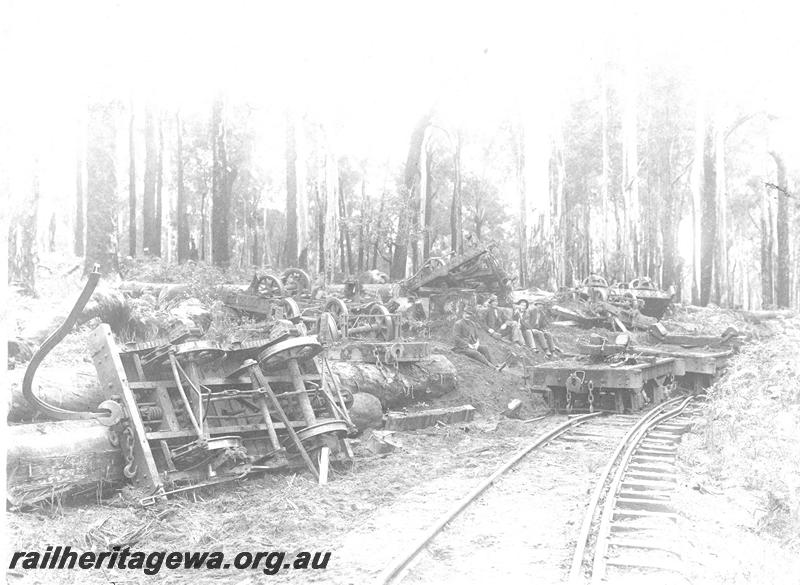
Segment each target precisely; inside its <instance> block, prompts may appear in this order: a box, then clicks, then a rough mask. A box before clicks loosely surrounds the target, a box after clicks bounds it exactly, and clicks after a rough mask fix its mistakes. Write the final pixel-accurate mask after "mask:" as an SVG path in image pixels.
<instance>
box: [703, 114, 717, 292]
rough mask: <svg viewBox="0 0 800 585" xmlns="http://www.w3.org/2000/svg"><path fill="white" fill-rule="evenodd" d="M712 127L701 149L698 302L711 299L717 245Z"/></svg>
mask: <svg viewBox="0 0 800 585" xmlns="http://www.w3.org/2000/svg"><path fill="white" fill-rule="evenodd" d="M714 146H715V140H714V127H713V125H712V126H710V127H709V128H708V130H707V132H706V139H705V147H704V149H703V201H702V217H701V222H702V224H701V225H702V231H701V237H700V304H701V305H702V306H704V307H705V306H706V305H707V304H708V302H709V301H710V300H711V288H712V283H713V276H714V250H715V247H716V245H717V169H716V156H715V153H714Z"/></svg>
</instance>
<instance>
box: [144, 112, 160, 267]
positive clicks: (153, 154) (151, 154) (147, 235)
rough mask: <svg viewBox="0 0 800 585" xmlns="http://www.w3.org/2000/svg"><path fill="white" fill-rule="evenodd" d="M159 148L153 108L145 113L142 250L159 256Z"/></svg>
mask: <svg viewBox="0 0 800 585" xmlns="http://www.w3.org/2000/svg"><path fill="white" fill-rule="evenodd" d="M157 174H158V146H157V142H156V123H155V119H154V116H153V107H152V105H151V104H147V106H146V107H145V111H144V192H143V194H142V248H143V249H144V250H145V253H146V254H151V255H157V251H158V244H157V240H158V239H159V234H158V232H157V231H156V180H157V178H156V177H157Z"/></svg>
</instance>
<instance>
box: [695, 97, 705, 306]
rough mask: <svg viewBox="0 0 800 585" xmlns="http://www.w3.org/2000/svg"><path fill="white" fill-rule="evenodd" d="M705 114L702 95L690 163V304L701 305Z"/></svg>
mask: <svg viewBox="0 0 800 585" xmlns="http://www.w3.org/2000/svg"><path fill="white" fill-rule="evenodd" d="M705 135H706V131H705V114H704V111H703V98H702V95H699V96H698V97H697V104H696V108H695V124H694V160H693V162H692V175H691V183H692V304H693V305H699V304H701V299H700V289H701V284H700V281H701V264H702V262H701V256H702V252H701V247H702V244H701V240H702V238H701V232H702V215H703V213H702V207H703V167H704V163H703V161H704V160H705V155H704V150H705Z"/></svg>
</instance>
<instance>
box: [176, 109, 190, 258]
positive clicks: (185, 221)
mask: <svg viewBox="0 0 800 585" xmlns="http://www.w3.org/2000/svg"><path fill="white" fill-rule="evenodd" d="M175 130H176V132H177V135H178V142H177V146H176V151H177V152H176V153H175V158H176V161H177V167H178V168H177V176H176V178H175V180H176V182H177V183H178V201H177V203H176V206H175V207H176V209H175V219H176V220H177V224H178V225H177V232H178V263H179V264H182V263H184V262H186V261H187V260H188V259H189V210H188V209H187V205H186V189H185V187H184V185H183V125H182V124H181V113H180V111H178V112H175Z"/></svg>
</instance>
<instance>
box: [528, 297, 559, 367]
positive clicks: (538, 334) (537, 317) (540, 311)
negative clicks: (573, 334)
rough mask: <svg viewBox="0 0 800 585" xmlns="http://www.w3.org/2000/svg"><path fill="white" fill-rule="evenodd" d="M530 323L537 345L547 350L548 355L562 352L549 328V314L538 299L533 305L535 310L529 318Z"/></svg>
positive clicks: (546, 354)
mask: <svg viewBox="0 0 800 585" xmlns="http://www.w3.org/2000/svg"><path fill="white" fill-rule="evenodd" d="M528 323H529V324H530V333H531V336H532V337H533V340H534V341H535V342H536V346H537V347H538V348H539V349H541V350H542V351H543V352H545V356H546V357H553V354H554V353H555V352H558V353H561V349H560V348H559V347H558V346H557V345H556V344H555V342H554V341H553V335H552V333H550V332H549V331H547V328H548V327H549V323H548V321H547V314H546V312H545V308H544V303H543V302H541V301H537V302H535V303H534V305H533V310H532V311H531V313H530V316H529V318H528Z"/></svg>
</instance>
